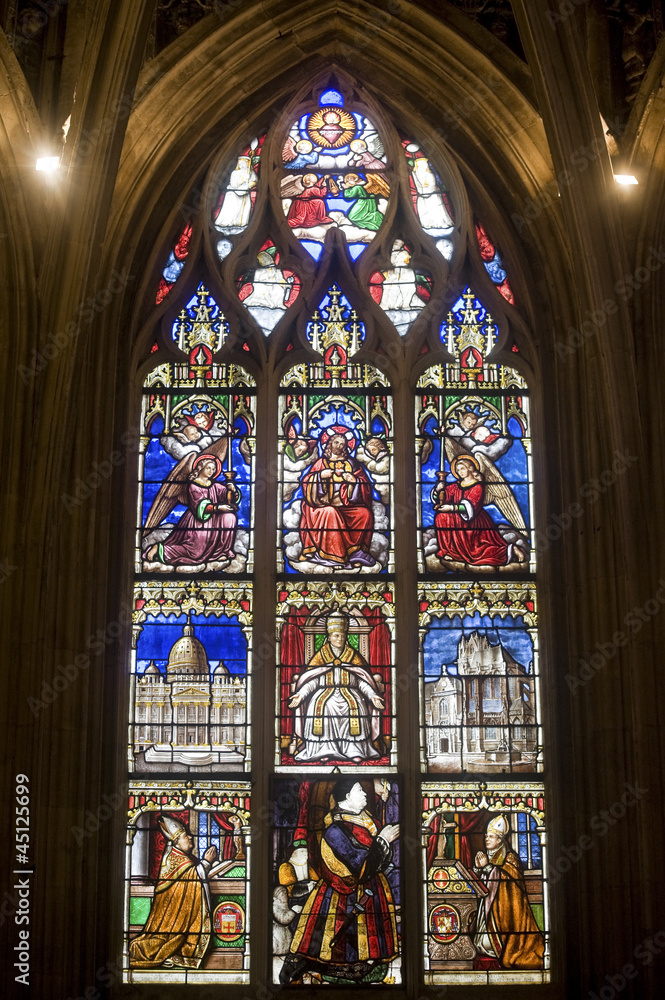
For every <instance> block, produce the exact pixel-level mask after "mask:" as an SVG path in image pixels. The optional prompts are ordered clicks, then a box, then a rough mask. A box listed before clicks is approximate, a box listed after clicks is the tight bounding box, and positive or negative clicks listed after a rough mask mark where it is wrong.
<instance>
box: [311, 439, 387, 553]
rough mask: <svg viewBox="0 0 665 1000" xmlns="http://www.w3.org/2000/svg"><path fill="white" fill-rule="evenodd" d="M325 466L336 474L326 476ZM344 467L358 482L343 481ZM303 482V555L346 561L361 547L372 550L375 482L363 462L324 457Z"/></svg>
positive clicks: (364, 550) (366, 550)
mask: <svg viewBox="0 0 665 1000" xmlns="http://www.w3.org/2000/svg"><path fill="white" fill-rule="evenodd" d="M338 466H339V469H338V468H337V467H338ZM324 469H333V471H334V473H335V474H334V476H333V477H331V478H329V479H322V478H321V472H323V470H324ZM344 471H350V472H352V473H353V474H354V475H355V477H356V481H355V483H346V482H343V481H342V482H340V480H341V479H342V476H343V472H344ZM302 483H303V493H304V500H303V505H302V513H301V515H300V538H301V540H302V548H303V551H302V554H303V557H304V558H305V559H307V558H308V557H309V556H312V555H318V556H319V557H320V558H322V559H326V560H328V561H330V562H333V563H339V564H340V565H344V564H345V563H347V562H348V561H349V559H350V558H351V556H352V555H353V554H354V553H355V552H358V550H359V549H362V551H363V552H368V551H369V546H370V541H371V538H372V528H373V527H374V514H373V513H372V484H371V482H370V480H369V477H368V475H367V473H366V472H365V470H364V469H363V468H362V466H361V465H360V463H359V462H357V461H356V460H355V459H350V458H347V459H344V460H343V461H341V462H340V461H335V460H333V459H327V458H320V459H319V460H318V461H317V462H315V463H314V465H313V466H312V467H311V469H309V470H308V472H307V473H306V474H305V476H304V477H303V481H302Z"/></svg>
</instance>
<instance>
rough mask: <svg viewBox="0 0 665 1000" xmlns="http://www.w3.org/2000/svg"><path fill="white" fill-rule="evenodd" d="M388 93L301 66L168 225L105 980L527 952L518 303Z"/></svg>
mask: <svg viewBox="0 0 665 1000" xmlns="http://www.w3.org/2000/svg"><path fill="white" fill-rule="evenodd" d="M396 125H397V123H395V122H391V120H390V116H389V115H387V114H386V111H385V109H384V108H381V107H380V106H379V104H378V102H376V101H375V100H374V99H373V98H372V97H371V96H370V95H369V94H366V93H365V92H364V91H363V89H362V87H361V86H360V85H359V84H358V83H357V81H354V82H351V81H349V80H347V79H346V77H345V76H344V74H336V75H334V76H330V77H327V78H324V79H322V80H319V81H318V82H316V83H315V84H313V85H312V87H311V88H310V90H309V91H308V92H301V93H300V94H299V95H294V99H293V101H292V102H291V103H290V104H289V105H287V106H285V107H283V108H279V109H276V113H275V115H274V117H273V121H272V124H271V125H270V127H269V128H266V127H265V126H263V127H262V126H261V123H260V122H256V123H255V124H254V125H253V126H252V129H251V131H248V132H247V134H246V135H245V137H244V138H242V137H241V139H240V140H234V141H233V144H230V145H229V147H228V148H225V150H224V151H223V152H220V155H219V157H218V158H217V159H216V160H215V161H214V163H213V164H212V166H211V168H210V172H209V175H208V176H207V178H206V179H205V180H204V182H203V189H202V193H203V197H202V198H200V201H201V204H202V205H203V206H204V209H203V210H202V211H205V213H206V217H205V218H201V214H200V213H198V214H197V213H193V214H192V217H191V218H190V219H189V220H188V222H187V226H186V228H185V229H184V230H183V232H182V234H181V235H180V237H179V238H178V240H177V241H176V243H175V245H174V244H173V242H172V240H173V239H174V235H173V233H170V234H169V241H168V242H167V243H166V244H165V250H164V255H163V257H162V259H163V260H164V261H166V264H165V266H164V268H163V274H162V278H161V283H160V288H159V294H158V296H157V299H158V302H161V303H162V306H161V308H160V309H158V310H155V316H154V330H153V331H150V339H149V343H150V344H152V348H151V349H150V350H149V351H148V354H147V355H146V357H145V358H144V365H145V366H144V368H143V371H144V372H145V371H147V372H148V374H147V375H145V376H144V377H143V393H142V402H141V410H140V423H139V429H138V449H137V450H138V457H139V462H138V488H137V518H136V524H135V530H136V536H135V537H136V547H135V567H134V568H135V578H134V589H133V643H132V650H131V655H130V658H129V664H128V673H129V679H130V690H131V697H130V712H129V737H128V746H127V759H128V768H129V777H130V783H129V801H128V819H127V855H126V857H127V868H126V876H125V879H126V883H125V884H126V899H125V902H126V908H125V913H126V921H125V977H126V979H127V981H131V982H134V983H139V982H155V983H165V984H168V983H193V984H194V983H200V984H204V983H205V984H212V985H221V984H233V983H236V984H237V983H246V982H248V981H249V979H250V952H251V961H252V963H257V964H256V967H255V968H254V967H253V968H252V970H251V973H252V977H253V978H254V979H256V976H257V975H258V974H259V973H258V971H257V970H259V969H263V968H265V967H267V959H268V956H267V955H266V954H265V949H266V947H268V942H269V941H270V942H271V944H270V948H271V951H270V958H271V961H272V975H271V980H272V987H273V988H274V989H278V988H280V987H282V986H292V987H294V988H295V989H298V988H300V987H305V988H307V987H311V986H322V987H323V986H327V985H331V986H343V987H348V988H352V987H358V988H361V987H362V988H364V987H368V988H369V987H371V986H378V985H381V986H384V987H390V986H402V985H404V984H407V985H408V978H407V972H406V970H410V974H414V975H417V976H418V983H414V984H411V985H413V986H414V988H416V987H418V986H419V984H428V985H431V986H441V985H444V984H455V983H459V984H467V983H468V984H475V983H477V984H485V985H490V984H500V983H503V984H510V985H513V984H521V983H524V984H528V983H534V984H535V983H545V982H547V981H548V977H549V953H550V938H549V934H550V930H549V923H548V920H549V916H548V884H547V880H546V876H545V860H546V835H545V809H544V802H545V791H544V788H545V785H544V782H545V780H546V778H547V759H546V757H547V755H546V741H545V732H544V725H543V716H544V711H543V705H542V685H541V670H542V669H543V668H542V667H541V660H540V648H541V646H540V640H539V633H538V614H539V600H538V581H537V579H536V553H535V546H534V540H535V537H536V534H535V528H534V497H533V494H534V490H533V480H534V476H533V458H532V440H531V410H530V402H529V391H528V386H527V382H526V379H525V377H524V374H523V365H522V355H520V351H519V350H518V348H517V344H515V343H514V341H513V339H512V337H511V336H510V335H509V334H508V331H507V326H508V322H507V317H508V316H509V315H510V314H511V313H512V315H513V316H515V315H517V309H518V307H517V306H516V305H515V301H514V297H513V294H512V290H511V284H510V280H509V275H508V271H507V268H506V266H505V263H504V259H503V258H502V256H501V255H500V253H499V249H498V247H497V245H496V244H495V243H494V242H493V241H492V239H491V238H490V235H489V234H488V232H487V230H486V229H484V228H483V226H482V225H481V224H480V222H479V221H478V219H477V218H476V216H475V215H474V214H473V209H470V208H469V207H468V204H469V203H470V202H471V201H472V198H471V196H470V193H469V194H468V196H467V195H464V192H463V187H464V182H463V179H462V177H461V174H460V173H459V171H458V170H457V167H456V166H455V162H454V159H455V157H453V156H450V155H443V154H442V153H441V151H440V149H441V143H440V142H439V140H438V139H436V136H435V135H434V134H432V135H431V136H430V137H429V139H428V138H427V136H424V138H423V141H422V143H421V142H420V140H418V141H416V140H415V139H413V138H411V136H410V129H411V127H413V126H412V125H409V123H408V122H401V123H400V124H399V127H396ZM192 233H195V234H196V239H195V240H194V239H192ZM185 260H186V262H187V263H186V266H185ZM488 279H489V280H488ZM489 281H491V283H492V284H493V285H494V286H495V287H496V288H497V289H498V290H499V292H500V294H501V296H502V298H501V297H499V296H496V295H494V294H493V292H492V289H491V285H490V284H489ZM176 282H179V286H178V292H177V293H175V294H173V295H171V289H172V288H173V286H174V284H175V283H176ZM483 289H485V290H486V293H487V297H489V298H490V299H491V305H490V304H489V303H488V302H487V301H486V296H485V292H484V291H483ZM451 290H454V291H451ZM169 296H170V298H169ZM146 343H148V337H147V336H146ZM510 347H512V350H509V349H508V350H506V349H507V348H510ZM393 393H394V395H393ZM414 408H415V422H413V421H412V416H411V415H412V414H413V412H414ZM414 457H415V461H414ZM273 667H274V672H273ZM271 713H272V714H271ZM269 716H270V719H269V721H268V717H269ZM418 773H420V782H419V783H418V782H417V781H415V780H413V776H415V775H418ZM407 775H409V776H410V777H411V780H410V781H409V782H407V781H406V780H405V778H406V776H407ZM250 788H251V789H253V798H252V796H251V795H250ZM250 800H251V801H250ZM403 803H404V808H402V804H403ZM252 804H253V805H252ZM407 806H408V808H407ZM419 806H420V809H419V808H418V807H419ZM257 807H258V808H257ZM252 837H253V844H250V840H251V839H252ZM251 851H253V852H254V861H256V857H257V853H256V852H259V868H260V871H261V872H263V873H265V874H266V877H265V879H264V882H265V884H264V885H262V886H260V887H256V886H255V887H254V890H253V896H254V898H255V899H256V898H261V899H262V905H261V906H260V907H259V908H258V912H257V911H256V909H255V908H253V910H252V914H251V924H250V914H249V908H248V900H249V895H250V892H249V890H250V878H251V871H250V852H251ZM268 872H270V875H269V876H268V874H267V873H268ZM268 878H270V882H269V883H268ZM405 886H408V887H409V888H410V889H411V891H410V892H409V893H405V891H404V888H405ZM419 928H420V929H419ZM421 931H422V947H419V948H417V949H416V951H415V952H414V953H413V954H411V955H407V954H404V942H405V941H407V942H408V941H409V940H410V941H411V942H414V941H415V940H417V938H418V935H419V934H420V933H421ZM250 944H251V948H250ZM264 958H265V960H266V961H265V962H264ZM418 970H420V971H418ZM261 974H263V973H261Z"/></svg>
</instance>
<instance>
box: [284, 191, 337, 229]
mask: <svg viewBox="0 0 665 1000" xmlns="http://www.w3.org/2000/svg"><path fill="white" fill-rule="evenodd" d="M327 194H328V185H327V184H326V182H325V181H321V182H320V183H318V184H312V186H311V187H308V188H305V190H304V191H303V192H302V194H299V195H298V197H297V198H294V200H293V202H292V203H291V207H290V208H289V214H288V215H287V217H286V221H287V222H288V224H289V225H290V226H291V227H292V228H293V229H300V228H302V229H312V228H313V227H314V226H321V225H324V224H325V223H327V222H332V221H333V220H332V219H331V218H330V216H329V215H328V210H327V208H326V203H325V201H324V198H325V196H326V195H327Z"/></svg>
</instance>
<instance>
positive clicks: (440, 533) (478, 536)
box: [432, 453, 527, 566]
mask: <svg viewBox="0 0 665 1000" xmlns="http://www.w3.org/2000/svg"><path fill="white" fill-rule="evenodd" d="M486 465H487V467H488V468H489V467H490V466H491V467H492V469H493V470H494V471H495V472H496V473H497V476H498V479H497V481H496V482H494V481H493V482H490V483H489V484H486V479H485V476H484V475H483V474H482V473H481V471H480V462H479V459H478V458H477V457H476V456H475V455H467V454H464V453H462V454H458V455H456V456H455V457H451V458H450V470H451V472H452V474H453V476H454V477H455V480H456V481H455V482H454V483H446V481H445V477H446V474H445V472H443V471H442V472H438V473H437V479H438V482H437V483H436V485H435V486H434V489H433V490H432V502H433V503H434V509H435V511H436V513H435V516H434V526H435V528H436V536H437V542H438V549H437V553H436V554H437V557H438V558H439V559H444V560H447V561H449V562H460V563H464V564H466V565H471V566H505V565H506V564H507V563H509V562H513V561H517V562H518V563H522V562H525V561H526V559H527V555H526V552H525V550H524V548H523V546H522V545H519V544H516V543H512V542H509V541H506V540H505V539H504V538H503V536H502V535H501V533H500V532H499V530H498V528H497V527H496V525H495V524H494V522H493V521H492V518H491V517H490V515H489V514H488V513H487V511H486V510H485V509H484V507H485V503H486V500H487V499H489V500H490V502H492V503H496V504H497V506H499V509H500V510H502V512H504V513H505V512H506V511H505V509H504V508H508V510H509V514H507V516H509V517H510V519H511V522H512V524H513V525H514V526H515V527H516V528H518V529H520V528H522V529H524V520H523V518H522V515H521V512H520V510H519V507H518V506H517V501H516V500H515V497H514V496H513V494H512V491H511V489H510V487H509V486H508V484H507V483H506V481H505V480H504V479H503V477H502V476H500V474H499V473H498V470H497V469H496V466H494V464H493V463H492V462H489V461H487V462H486Z"/></svg>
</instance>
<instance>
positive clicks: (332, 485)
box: [279, 285, 393, 573]
mask: <svg viewBox="0 0 665 1000" xmlns="http://www.w3.org/2000/svg"><path fill="white" fill-rule="evenodd" d="M364 336H365V327H364V325H363V323H362V322H361V321H360V319H359V317H358V315H357V313H356V311H355V310H354V309H353V308H352V306H351V304H350V302H349V301H348V299H347V298H346V297H345V296H344V294H343V293H342V291H341V289H340V288H339V286H337V285H333V286H331V288H330V289H329V291H328V292H327V294H326V295H325V296H324V298H323V300H322V301H321V303H320V305H319V308H318V309H317V311H316V312H315V314H314V316H313V317H312V320H311V321H310V323H309V324H308V326H307V338H308V340H309V342H310V344H311V346H312V348H313V349H314V350H315V351H316V352H317V353H319V354H320V355H321V361H320V362H318V363H314V364H310V365H298V366H296V367H295V368H293V369H291V370H289V371H288V372H287V373H286V375H285V376H284V377H283V379H282V389H283V392H282V394H281V397H280V411H279V419H280V434H281V437H280V519H281V536H282V537H281V546H280V549H281V550H282V551H283V560H284V561H283V565H282V566H280V568H281V569H286V572H287V573H322V572H323V573H330V572H332V571H333V570H337V571H340V570H344V571H346V572H352V573H379V572H382V571H384V570H386V569H390V568H392V556H391V545H390V528H391V499H392V426H393V417H392V398H391V396H390V392H389V388H388V384H387V379H386V378H385V376H384V375H382V373H381V372H379V371H378V370H377V369H376V368H373V367H372V366H370V365H368V364H365V363H358V362H357V361H355V360H354V358H355V356H356V354H357V352H358V349H359V348H360V346H361V345H362V343H363V339H364ZM303 387H304V388H305V391H298V390H299V389H300V390H302V388H303Z"/></svg>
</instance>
